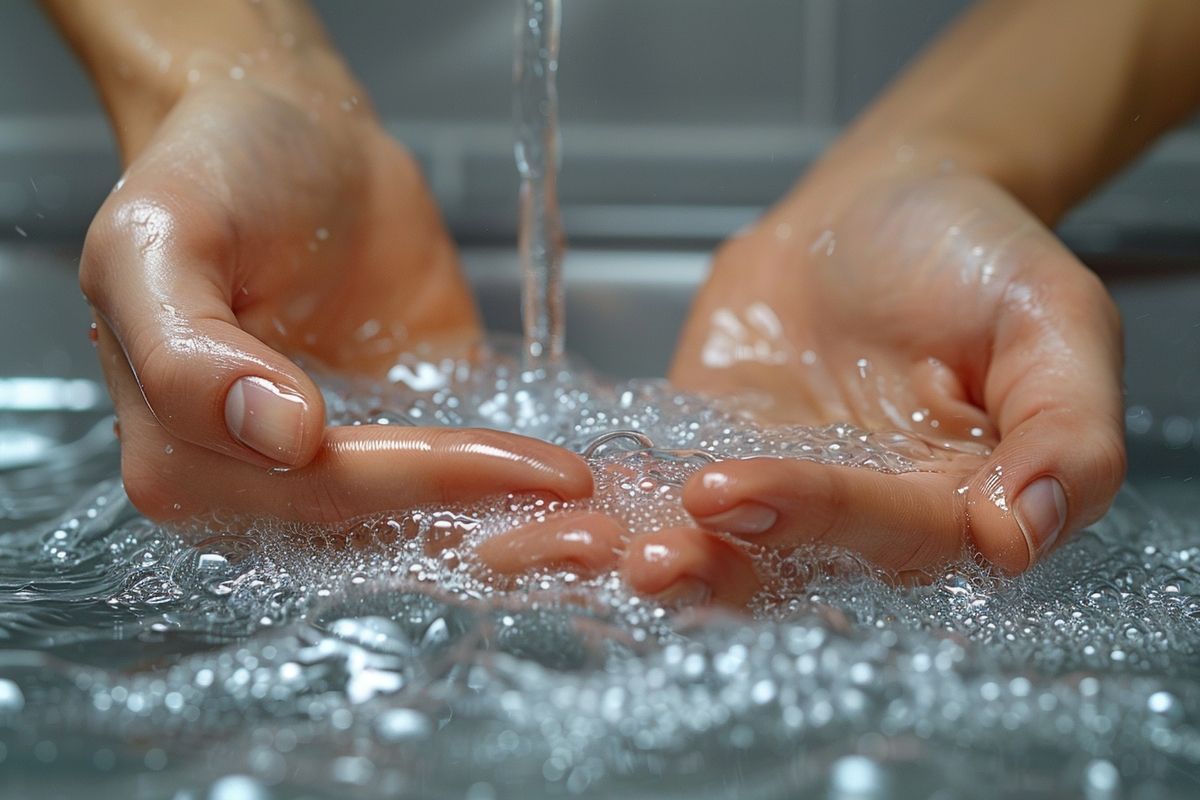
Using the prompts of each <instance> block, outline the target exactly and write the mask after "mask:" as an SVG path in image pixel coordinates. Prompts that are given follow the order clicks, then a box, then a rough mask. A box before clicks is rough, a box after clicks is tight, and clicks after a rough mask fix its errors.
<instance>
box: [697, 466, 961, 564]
mask: <svg viewBox="0 0 1200 800" xmlns="http://www.w3.org/2000/svg"><path fill="white" fill-rule="evenodd" d="M955 486H956V481H955V480H954V479H953V478H952V477H950V476H946V475H938V474H936V473H906V474H901V475H893V474H886V473H881V472H876V471H874V470H869V469H860V468H855V467H840V466H832V465H828V464H818V463H816V462H813V461H801V460H797V459H779V458H752V459H747V460H744V461H722V462H720V463H717V464H712V465H710V466H707V467H705V468H704V469H703V470H701V471H699V472H697V473H696V474H695V475H693V476H692V477H691V478H690V479H689V480H688V482H687V483H686V484H685V485H684V488H683V505H684V508H685V509H687V511H688V513H689V514H691V515H692V516H693V517H694V518H695V520H696V522H697V523H698V524H699V525H701V526H703V527H704V528H707V529H709V530H715V531H722V532H725V533H729V534H732V535H734V536H738V537H740V538H744V539H746V540H747V541H752V542H754V543H756V544H761V545H765V546H768V547H797V546H801V545H806V544H818V543H819V544H827V545H832V546H836V547H843V548H846V549H847V550H851V551H853V552H855V553H858V554H859V555H861V556H863V557H864V558H866V559H867V560H868V561H870V562H871V563H873V564H875V565H877V566H879V567H882V568H884V569H887V570H892V571H895V572H900V571H905V570H920V569H923V568H927V567H930V566H933V565H935V564H938V563H944V562H946V561H948V560H950V559H952V558H954V557H956V556H957V555H959V554H960V553H961V552H962V543H963V534H964V516H965V503H964V502H963V501H964V498H963V496H962V495H959V494H956V493H955V491H954V489H955Z"/></svg>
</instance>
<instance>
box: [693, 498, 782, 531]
mask: <svg viewBox="0 0 1200 800" xmlns="http://www.w3.org/2000/svg"><path fill="white" fill-rule="evenodd" d="M778 519H779V513H778V512H777V511H776V510H775V509H773V508H770V507H769V506H764V505H763V504H762V503H756V502H754V501H753V500H747V501H746V502H744V503H738V504H737V505H736V506H734V507H733V508H731V509H729V510H728V511H723V512H721V513H720V514H716V515H714V516H711V517H705V518H704V519H698V520H696V521H697V522H699V523H700V524H701V525H703V526H704V527H706V528H709V529H710V530H714V531H725V532H726V533H742V534H755V533H765V532H766V531H768V530H770V528H771V526H772V525H774V524H775V522H776V521H777V520H778Z"/></svg>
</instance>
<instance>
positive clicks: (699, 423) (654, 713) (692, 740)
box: [0, 0, 1200, 800]
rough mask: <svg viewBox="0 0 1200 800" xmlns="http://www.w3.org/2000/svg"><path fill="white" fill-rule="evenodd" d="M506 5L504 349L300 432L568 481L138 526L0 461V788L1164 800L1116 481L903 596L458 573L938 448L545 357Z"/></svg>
mask: <svg viewBox="0 0 1200 800" xmlns="http://www.w3.org/2000/svg"><path fill="white" fill-rule="evenodd" d="M520 6H521V9H522V10H521V12H520V13H521V16H520V24H519V25H518V39H519V42H520V45H519V47H518V56H517V68H516V70H515V72H516V75H515V77H516V86H517V94H516V96H517V100H516V109H517V110H516V114H517V121H518V126H517V127H518V144H517V162H518V166H519V167H520V169H521V174H522V195H521V197H522V200H521V203H522V206H521V208H522V212H521V231H520V240H521V257H522V266H523V268H524V270H525V281H526V282H525V288H526V292H525V297H524V311H525V315H526V316H525V325H526V338H525V340H524V341H523V342H521V343H518V344H511V345H509V344H504V343H494V344H493V352H492V354H491V356H490V357H487V358H483V359H475V360H472V361H470V362H467V361H455V360H445V361H439V362H433V363H423V362H421V361H419V360H417V359H416V358H415V357H413V358H410V357H406V358H405V359H404V360H403V361H402V364H401V366H403V369H397V370H395V371H394V373H395V374H396V375H399V376H405V375H409V376H420V380H419V381H414V382H412V384H409V383H406V382H405V381H404V380H403V379H402V378H401V379H397V380H395V381H393V382H391V383H383V384H380V383H373V382H367V381H356V380H350V379H347V378H344V377H336V376H320V381H321V383H322V386H323V389H324V391H325V392H326V399H327V407H328V409H329V414H330V421H331V423H333V424H360V423H374V424H399V425H407V424H421V425H447V426H465V425H482V426H486V427H492V428H498V429H503V430H510V431H516V432H520V433H524V434H528V435H533V436H539V437H541V438H544V439H547V440H549V441H552V442H555V443H558V444H560V445H562V446H564V447H568V448H571V449H574V450H575V451H577V452H579V453H581V454H584V455H585V456H586V458H587V460H588V462H589V464H590V465H591V467H592V470H593V473H594V475H595V477H596V485H597V491H596V495H595V497H593V498H590V499H587V500H584V501H574V502H570V503H555V504H547V503H546V501H545V500H543V499H538V498H531V497H522V496H508V497H499V498H493V499H491V500H488V501H485V502H482V503H478V504H476V505H473V506H470V507H458V506H455V507H431V508H417V509H398V510H397V511H395V512H394V513H389V514H381V515H378V516H375V517H372V518H369V519H362V520H355V521H352V522H348V523H346V524H344V525H339V526H316V525H298V524H285V523H281V522H278V521H273V520H266V519H253V520H249V519H229V520H219V521H218V520H209V521H206V522H203V523H200V522H197V523H193V524H190V525H177V526H161V525H156V524H154V523H152V522H150V521H148V520H146V519H145V518H143V517H141V516H140V515H138V514H137V513H136V511H135V510H134V509H132V507H131V506H130V504H129V502H128V499H127V498H126V497H125V494H124V492H123V490H122V488H121V486H120V482H119V479H118V477H117V476H118V474H119V468H118V453H117V449H116V446H115V443H114V442H113V441H112V439H111V437H108V438H103V437H101V438H97V436H96V435H93V434H90V433H89V434H88V435H87V436H85V437H84V438H83V439H80V442H81V443H82V444H80V445H79V446H70V447H67V448H65V449H58V450H55V451H54V458H53V459H52V460H50V461H46V462H45V463H27V464H22V465H19V466H14V467H9V468H6V469H4V470H0V797H5V798H7V797H48V796H54V797H62V798H81V799H82V798H86V800H102V799H103V798H110V797H111V798H121V799H122V800H127V799H128V798H161V797H172V798H179V799H180V800H183V798H195V799H196V800H201V799H207V800H264V799H266V798H285V797H287V798H293V797H295V798H300V797H304V798H326V797H328V798H346V797H363V798H375V797H406V798H466V800H496V799H497V798H510V797H511V798H527V797H612V798H616V797H620V798H638V797H646V798H650V797H653V798H669V797H681V798H683V797H686V798H689V799H699V798H741V797H762V798H792V797H799V796H805V797H817V798H829V799H830V800H851V799H852V798H853V799H855V800H868V799H872V798H904V797H913V798H933V797H936V798H939V800H951V799H952V798H971V800H976V799H986V798H997V799H999V798H1016V797H1020V798H1047V799H1049V798H1054V799H1055V800H1058V798H1073V797H1074V798H1084V799H1085V800H1115V798H1123V797H1127V798H1138V799H1139V800H1151V799H1152V798H1167V797H1191V796H1195V791H1196V788H1197V786H1198V785H1200V783H1198V782H1200V777H1198V776H1200V659H1198V656H1200V529H1197V527H1196V526H1195V525H1191V524H1188V525H1185V524H1181V523H1179V522H1177V521H1174V520H1172V519H1170V518H1167V517H1165V516H1163V515H1162V514H1160V513H1158V512H1156V511H1154V510H1153V509H1149V508H1147V507H1145V506H1144V505H1143V504H1142V503H1141V502H1140V501H1139V500H1138V499H1137V498H1136V497H1135V496H1134V495H1133V494H1131V493H1129V492H1123V493H1122V495H1121V496H1120V497H1119V498H1118V502H1117V504H1116V507H1115V508H1114V510H1113V512H1112V513H1110V514H1109V515H1108V517H1106V518H1105V519H1104V520H1103V521H1102V522H1101V523H1099V524H1098V525H1096V526H1094V527H1093V529H1091V530H1089V531H1087V532H1085V533H1084V534H1082V535H1080V536H1078V537H1076V538H1075V539H1073V540H1072V541H1071V542H1070V543H1068V544H1067V545H1066V546H1064V547H1063V548H1061V549H1060V550H1058V551H1057V552H1055V553H1054V554H1053V555H1052V556H1051V557H1049V558H1048V559H1047V560H1046V561H1044V562H1043V563H1042V564H1040V565H1039V566H1038V567H1037V568H1035V569H1033V570H1031V571H1030V572H1029V573H1028V574H1026V575H1024V576H1022V577H1020V578H1016V579H1005V578H1001V577H998V576H996V575H995V574H993V573H991V572H989V571H988V570H987V569H985V568H983V567H981V566H979V565H978V564H976V563H975V562H974V561H973V560H972V559H970V558H969V557H968V558H964V559H963V560H962V561H961V562H960V563H958V564H955V565H951V566H950V567H949V568H948V569H947V570H946V571H945V572H944V573H941V574H938V575H934V576H931V579H930V581H929V583H928V584H926V585H921V586H914V587H907V588H905V587H900V586H897V585H895V584H894V583H893V582H889V581H888V580H886V578H887V577H888V576H885V575H881V574H880V573H878V572H876V571H875V570H873V569H872V568H871V567H869V566H868V565H866V564H864V563H862V562H861V561H860V560H858V559H856V558H854V557H853V556H852V555H851V554H848V553H845V552H838V551H835V550H832V549H828V548H824V549H823V548H817V547H813V548H802V549H800V550H797V551H795V552H791V553H787V554H778V553H773V552H770V551H767V550H765V549H763V548H754V547H753V546H751V545H745V547H746V548H747V552H749V553H751V555H753V557H754V558H755V560H756V563H757V565H758V570H759V573H760V576H761V578H762V579H763V586H764V588H763V589H762V590H761V591H760V592H759V594H758V595H757V596H756V597H755V598H753V600H752V601H751V603H750V610H751V614H750V615H749V616H747V615H744V614H735V613H732V612H729V611H722V610H719V609H712V608H699V607H696V608H683V609H679V608H674V607H668V606H664V605H662V604H660V603H657V602H654V601H653V600H650V599H647V598H644V597H638V596H636V595H634V594H633V593H631V592H630V591H629V590H628V588H627V586H626V584H625V582H624V581H623V579H622V576H621V574H620V573H619V571H618V570H616V569H610V568H603V569H598V570H594V571H587V570H582V569H571V568H563V567H562V566H561V565H560V566H554V567H553V568H551V567H537V568H532V569H528V570H525V571H523V572H521V573H519V574H515V575H503V576H498V575H496V574H494V573H490V572H489V571H488V570H487V569H486V568H484V567H483V566H482V565H481V563H480V560H479V558H478V556H477V552H478V549H479V547H480V545H482V544H483V543H485V542H487V541H489V540H491V539H492V538H493V537H497V536H501V535H504V534H505V533H506V532H508V531H512V530H515V529H517V528H520V527H522V526H524V525H527V524H529V523H530V522H536V521H539V520H545V519H547V518H551V517H553V516H554V515H557V514H566V513H571V512H591V511H598V512H601V513H603V514H605V515H607V516H610V517H613V518H615V519H617V520H619V521H621V523H622V524H623V525H624V526H625V527H627V528H628V529H629V531H630V532H631V535H632V537H633V538H634V540H636V537H638V536H641V535H646V534H650V533H653V532H654V531H657V530H660V529H662V528H663V527H666V526H670V525H674V524H684V523H687V522H688V517H687V515H686V513H685V512H684V511H683V509H682V507H681V505H680V499H679V498H680V487H681V486H682V484H683V482H684V481H685V480H686V479H687V478H688V476H690V475H691V474H692V473H693V472H695V470H696V469H698V468H700V467H701V466H703V465H704V464H706V463H708V461H709V460H711V459H714V458H739V457H744V456H750V455H775V456H780V457H790V458H802V459H809V460H814V461H819V462H822V463H832V464H841V465H848V466H856V467H861V468H865V469H877V470H882V471H888V472H904V471H907V470H911V469H913V468H914V467H915V466H917V465H922V466H924V467H926V468H929V467H930V465H931V462H936V460H937V454H936V453H935V452H931V451H930V450H929V448H928V447H926V446H925V445H924V444H923V443H922V442H920V441H919V440H915V439H912V438H911V437H907V436H905V435H903V434H886V433H868V432H865V431H860V430H856V429H854V428H852V427H850V426H846V425H834V426H828V427H821V428H811V427H802V426H791V427H772V426H766V425H762V424H760V423H758V422H756V421H755V420H754V418H753V417H752V415H750V414H749V413H748V412H747V411H745V410H744V409H740V408H738V407H737V406H735V405H732V404H718V403H714V402H712V401H711V400H707V399H705V398H701V397H697V396H693V395H688V394H683V393H679V392H677V391H675V390H673V389H672V388H671V387H670V386H668V385H666V384H665V383H663V382H658V381H633V382H628V383H620V384H614V383H612V382H610V381H606V380H604V379H602V378H600V377H598V376H596V375H594V374H592V373H590V372H589V371H588V370H586V369H585V368H582V367H580V366H578V365H575V364H573V363H571V362H570V360H569V359H568V358H566V357H565V356H564V355H563V354H562V345H563V341H562V340H563V332H562V284H561V280H560V274H559V273H560V266H561V259H562V231H561V225H560V223H559V219H558V214H557V208H556V202H555V185H554V180H555V170H556V166H557V164H556V160H557V141H556V133H555V128H554V123H555V119H554V117H555V111H554V82H553V81H554V70H555V64H556V58H557V33H558V14H559V11H560V7H559V3H558V2H557V0H555V1H554V2H550V1H549V0H521V3H520ZM531 367H535V368H531ZM107 424H108V421H107V420H105V419H100V418H98V419H97V420H96V421H95V427H94V428H93V430H94V431H100V432H103V431H105V430H106V425H107ZM618 431H626V432H627V433H621V434H617V433H616V432H618ZM932 467H933V468H936V463H933V464H932ZM1014 766H1016V767H1019V769H1014Z"/></svg>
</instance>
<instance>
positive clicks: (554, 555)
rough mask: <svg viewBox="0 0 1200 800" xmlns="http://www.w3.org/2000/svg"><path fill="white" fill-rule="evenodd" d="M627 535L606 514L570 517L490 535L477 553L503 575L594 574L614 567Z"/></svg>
mask: <svg viewBox="0 0 1200 800" xmlns="http://www.w3.org/2000/svg"><path fill="white" fill-rule="evenodd" d="M628 536H629V531H627V530H625V529H624V528H623V527H621V525H620V524H619V523H617V522H616V521H615V520H614V519H613V518H612V517H609V516H607V515H605V514H599V513H594V512H592V513H583V514H571V515H564V516H556V517H552V518H550V519H547V520H545V521H544V522H540V523H536V524H534V525H529V526H527V527H524V528H518V529H516V530H512V531H507V532H505V533H502V534H499V535H498V536H493V537H491V538H489V539H487V540H485V541H484V542H482V543H481V544H480V545H479V547H478V548H477V549H476V552H477V553H478V555H479V558H480V560H481V561H482V562H483V564H484V565H485V566H486V567H487V568H488V569H491V570H492V571H494V572H498V573H501V574H505V575H518V574H520V573H522V572H529V571H530V570H535V569H549V568H552V567H565V568H569V569H570V570H571V571H573V572H577V573H580V574H583V575H595V574H597V573H600V572H603V571H604V570H607V569H611V568H613V567H614V566H615V565H616V562H617V558H618V555H619V553H620V551H621V548H622V546H623V544H624V541H625V539H626V538H627V537H628Z"/></svg>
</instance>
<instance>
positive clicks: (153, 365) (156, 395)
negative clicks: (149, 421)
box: [132, 333, 187, 430]
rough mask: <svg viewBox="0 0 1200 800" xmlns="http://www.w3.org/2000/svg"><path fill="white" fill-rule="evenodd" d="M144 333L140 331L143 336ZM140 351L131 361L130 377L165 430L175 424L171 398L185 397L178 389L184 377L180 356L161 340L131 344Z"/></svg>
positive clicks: (180, 389) (180, 387)
mask: <svg viewBox="0 0 1200 800" xmlns="http://www.w3.org/2000/svg"><path fill="white" fill-rule="evenodd" d="M147 335H148V334H145V333H143V334H141V338H144V337H145V336H147ZM132 349H133V351H134V352H140V353H141V356H140V357H138V358H136V359H135V360H134V361H135V363H134V364H133V372H134V377H136V378H137V382H138V384H139V385H140V386H141V388H142V393H143V394H144V395H145V397H146V402H147V403H148V404H149V405H150V410H151V412H153V414H154V416H155V418H157V419H158V421H159V423H160V424H162V425H163V427H165V428H167V429H168V430H169V429H170V428H171V426H172V425H173V424H174V423H175V417H176V411H175V409H174V408H173V406H174V404H173V403H171V402H170V399H171V398H174V397H178V396H187V394H186V392H182V389H183V388H184V387H183V386H182V384H183V382H184V376H185V369H186V367H185V364H184V359H182V358H181V357H180V354H179V353H177V352H176V351H175V350H174V349H172V348H171V347H170V346H169V345H168V344H167V342H166V341H165V340H163V339H157V340H155V341H151V342H149V343H148V344H145V345H144V346H137V345H135V346H134V348H132Z"/></svg>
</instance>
